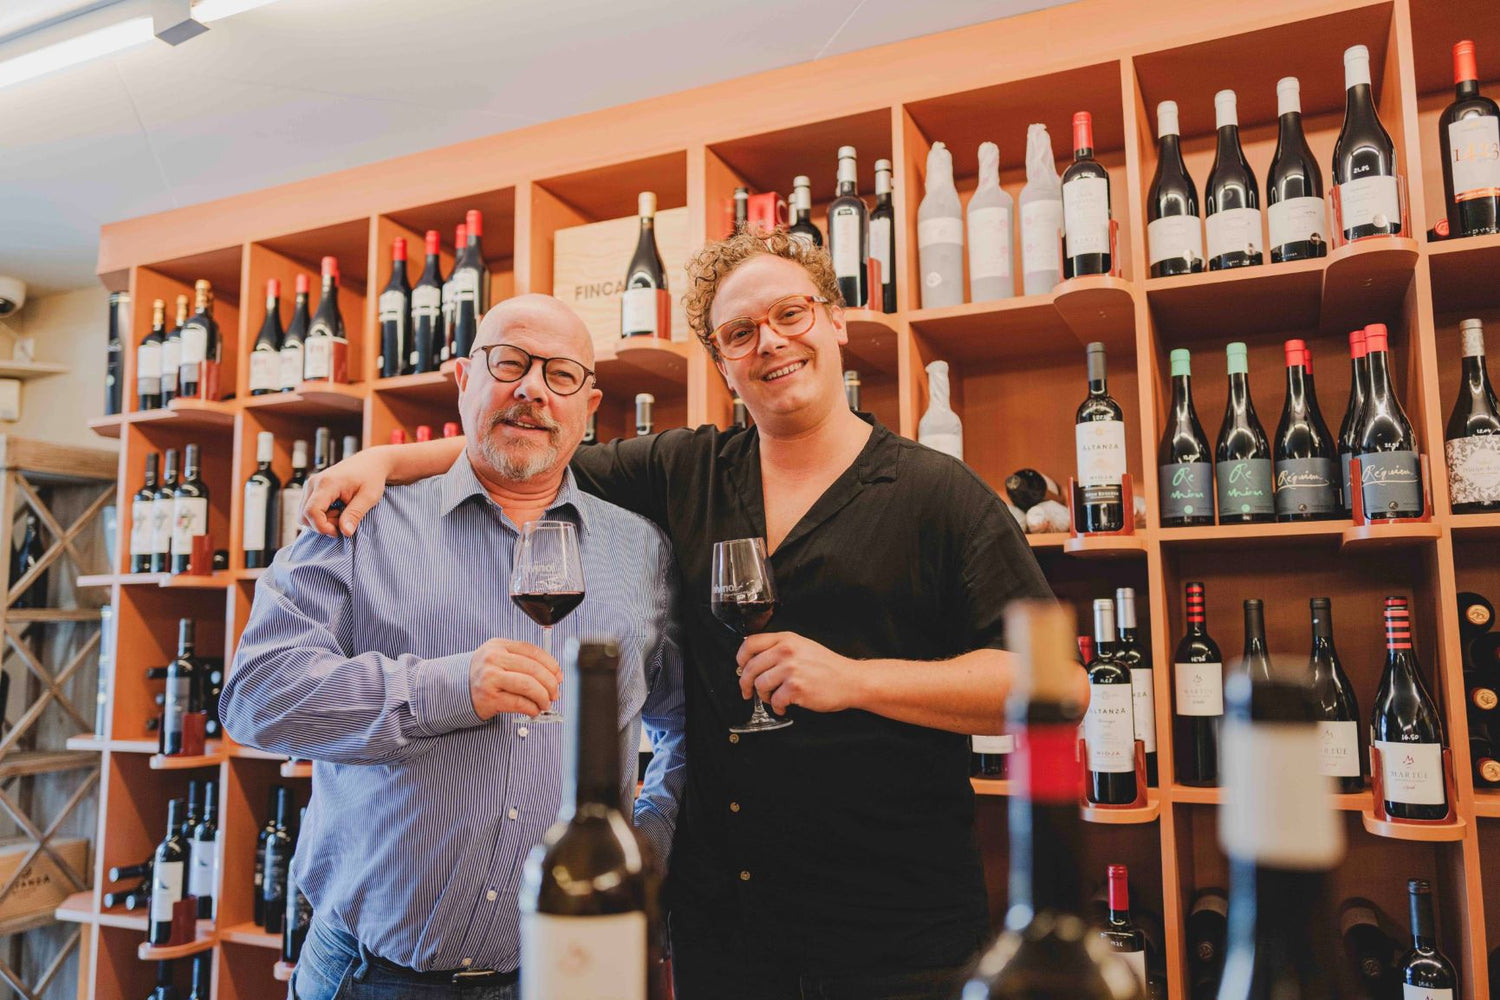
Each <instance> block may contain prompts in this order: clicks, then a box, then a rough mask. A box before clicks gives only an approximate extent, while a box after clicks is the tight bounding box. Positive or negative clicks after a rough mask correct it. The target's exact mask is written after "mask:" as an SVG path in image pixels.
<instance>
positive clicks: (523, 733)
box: [516, 726, 531, 740]
mask: <svg viewBox="0 0 1500 1000" xmlns="http://www.w3.org/2000/svg"><path fill="white" fill-rule="evenodd" d="M529 732H531V730H529V729H527V728H526V727H525V726H521V727H519V728H518V729H516V735H517V736H519V737H521V739H523V740H524V739H525V738H526V734H527V733H529Z"/></svg>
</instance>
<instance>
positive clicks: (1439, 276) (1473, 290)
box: [1424, 235, 1500, 312]
mask: <svg viewBox="0 0 1500 1000" xmlns="http://www.w3.org/2000/svg"><path fill="white" fill-rule="evenodd" d="M1424 250H1425V251H1426V253H1427V265H1428V268H1429V270H1430V272H1431V274H1432V298H1433V304H1434V306H1435V307H1436V309H1437V311H1438V312H1456V311H1459V310H1465V311H1468V310H1474V309H1491V308H1494V307H1495V305H1497V304H1500V289H1497V288H1496V287H1495V282H1494V278H1493V276H1494V274H1495V273H1496V271H1497V270H1500V235H1495V236H1470V237H1466V238H1463V239H1454V240H1440V241H1438V242H1436V243H1426V244H1424Z"/></svg>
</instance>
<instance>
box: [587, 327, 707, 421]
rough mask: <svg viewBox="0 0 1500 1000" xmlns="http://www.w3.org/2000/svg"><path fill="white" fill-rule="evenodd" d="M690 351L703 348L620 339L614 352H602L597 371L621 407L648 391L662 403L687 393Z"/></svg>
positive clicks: (654, 338) (674, 343)
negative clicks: (640, 393) (638, 394)
mask: <svg viewBox="0 0 1500 1000" xmlns="http://www.w3.org/2000/svg"><path fill="white" fill-rule="evenodd" d="M689 349H691V350H699V349H700V348H698V347H697V346H696V345H693V344H686V343H677V342H674V341H670V340H661V339H659V338H656V337H635V338H631V339H630V340H621V341H620V342H619V343H618V344H616V345H615V347H614V351H613V353H609V352H608V351H607V350H606V352H601V356H600V357H599V359H598V360H597V361H596V362H595V363H594V369H595V371H597V372H598V376H599V385H600V387H601V388H603V389H604V390H605V392H606V393H610V392H614V393H618V394H619V395H617V396H615V397H614V402H616V403H618V404H629V402H630V400H631V398H632V397H633V396H634V395H635V394H636V393H639V392H649V393H651V394H652V395H654V396H655V397H656V399H657V402H662V401H664V400H667V399H674V398H677V397H680V396H683V395H685V394H686V393H687V379H688V359H689V357H690V355H689V353H688V351H689Z"/></svg>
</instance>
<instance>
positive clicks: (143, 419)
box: [127, 399, 240, 431]
mask: <svg viewBox="0 0 1500 1000" xmlns="http://www.w3.org/2000/svg"><path fill="white" fill-rule="evenodd" d="M239 409H240V408H239V405H238V404H237V403H235V402H233V401H227V402H219V401H214V400H205V399H174V400H172V401H171V402H170V403H168V404H167V405H166V406H164V407H162V408H161V409H158V410H140V411H137V412H135V413H132V414H130V416H129V417H128V418H127V422H128V423H130V424H132V425H134V426H137V427H140V426H151V425H170V426H172V427H175V428H180V429H182V430H189V431H227V430H229V429H230V428H232V427H233V426H234V418H235V414H237V413H238V412H239Z"/></svg>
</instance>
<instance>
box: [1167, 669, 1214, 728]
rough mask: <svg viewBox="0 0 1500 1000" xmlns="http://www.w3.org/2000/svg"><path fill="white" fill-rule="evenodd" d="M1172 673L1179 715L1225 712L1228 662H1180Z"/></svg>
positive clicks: (1205, 714) (1207, 714)
mask: <svg viewBox="0 0 1500 1000" xmlns="http://www.w3.org/2000/svg"><path fill="white" fill-rule="evenodd" d="M1172 676H1173V680H1174V686H1175V687H1176V689H1177V714H1178V715H1199V716H1209V715H1223V714H1224V664H1222V663H1176V664H1173V666H1172Z"/></svg>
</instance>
